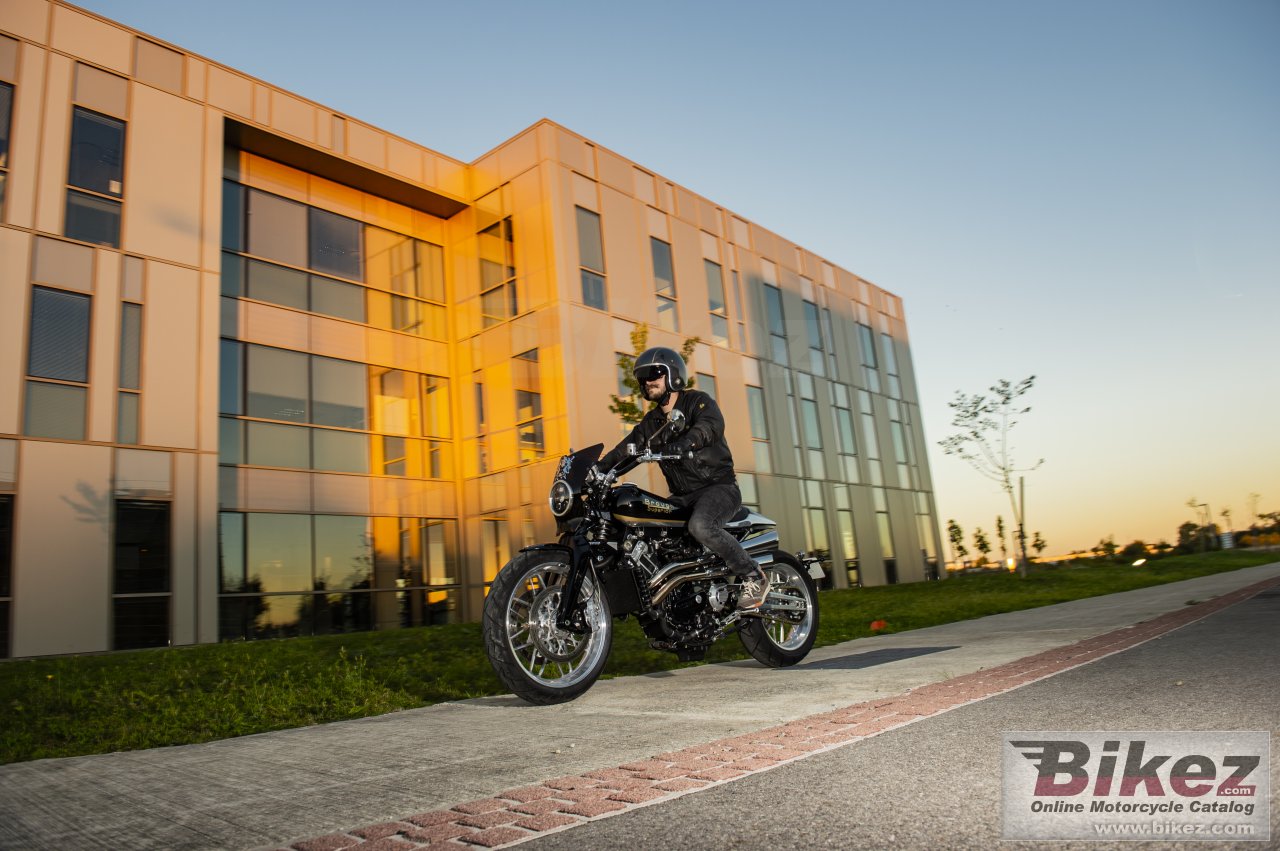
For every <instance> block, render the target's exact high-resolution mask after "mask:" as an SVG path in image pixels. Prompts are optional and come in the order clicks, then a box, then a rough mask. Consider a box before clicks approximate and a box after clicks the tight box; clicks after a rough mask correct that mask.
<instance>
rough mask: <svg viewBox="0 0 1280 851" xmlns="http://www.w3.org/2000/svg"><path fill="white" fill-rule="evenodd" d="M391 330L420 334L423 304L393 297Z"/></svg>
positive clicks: (409, 299) (401, 297) (396, 296)
mask: <svg viewBox="0 0 1280 851" xmlns="http://www.w3.org/2000/svg"><path fill="white" fill-rule="evenodd" d="M391 330H392V331H404V332H405V333H407V334H418V333H421V331H422V302H420V301H414V300H413V299H411V298H405V297H404V296H398V295H393V296H392V297H391Z"/></svg>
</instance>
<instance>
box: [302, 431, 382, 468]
mask: <svg viewBox="0 0 1280 851" xmlns="http://www.w3.org/2000/svg"><path fill="white" fill-rule="evenodd" d="M311 438H312V462H311V467H312V469H315V470H326V471H329V472H333V473H368V472H369V436H368V435H365V434H356V433H354V432H350V431H330V430H329V429H323V428H318V429H314V430H312V432H311Z"/></svg>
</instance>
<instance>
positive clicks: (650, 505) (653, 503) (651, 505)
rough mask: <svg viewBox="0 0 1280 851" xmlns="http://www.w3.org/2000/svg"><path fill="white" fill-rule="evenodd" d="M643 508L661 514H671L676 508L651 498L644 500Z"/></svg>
mask: <svg viewBox="0 0 1280 851" xmlns="http://www.w3.org/2000/svg"><path fill="white" fill-rule="evenodd" d="M644 507H645V508H647V509H649V510H650V511H660V512H662V513H663V514H670V513H671V512H673V511H675V510H676V507H675V506H674V505H671V504H670V503H666V502H663V501H661V500H658V499H653V498H652V497H647V496H646V497H645V498H644Z"/></svg>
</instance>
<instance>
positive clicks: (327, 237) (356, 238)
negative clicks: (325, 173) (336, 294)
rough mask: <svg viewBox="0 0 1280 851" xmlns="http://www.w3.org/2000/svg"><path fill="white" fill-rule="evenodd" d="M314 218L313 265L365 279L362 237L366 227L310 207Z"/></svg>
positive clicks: (352, 277)
mask: <svg viewBox="0 0 1280 851" xmlns="http://www.w3.org/2000/svg"><path fill="white" fill-rule="evenodd" d="M308 212H309V213H310V217H311V250H310V261H311V262H310V266H311V268H312V269H314V270H315V271H317V272H327V273H329V274H331V275H341V276H342V277H344V278H351V279H352V280H356V281H361V280H364V259H363V256H364V253H363V251H362V250H361V245H360V236H361V233H362V232H363V230H364V226H363V225H361V224H360V222H357V221H356V220H355V219H348V218H347V217H346V216H339V215H337V214H336V213H330V212H328V211H326V210H317V209H316V208H314V207H311V208H309V209H308Z"/></svg>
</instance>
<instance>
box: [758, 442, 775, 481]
mask: <svg viewBox="0 0 1280 851" xmlns="http://www.w3.org/2000/svg"><path fill="white" fill-rule="evenodd" d="M754 443H755V461H756V472H757V473H772V472H773V461H772V460H771V459H770V457H769V444H768V443H765V442H764V441H763V440H757V441H755V442H754Z"/></svg>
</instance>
